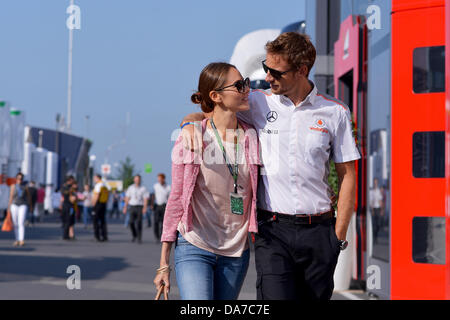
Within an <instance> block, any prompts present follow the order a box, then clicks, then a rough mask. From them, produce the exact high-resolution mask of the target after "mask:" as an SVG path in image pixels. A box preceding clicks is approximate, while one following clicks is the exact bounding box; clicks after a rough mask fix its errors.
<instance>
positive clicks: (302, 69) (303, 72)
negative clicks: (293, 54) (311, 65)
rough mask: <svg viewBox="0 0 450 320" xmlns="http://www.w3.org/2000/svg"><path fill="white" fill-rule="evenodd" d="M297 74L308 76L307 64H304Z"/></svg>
mask: <svg viewBox="0 0 450 320" xmlns="http://www.w3.org/2000/svg"><path fill="white" fill-rule="evenodd" d="M296 74H297V75H299V76H302V77H306V78H307V77H308V67H307V66H306V65H304V64H303V65H302V66H301V67H300V68H299V69H298V70H297V71H296Z"/></svg>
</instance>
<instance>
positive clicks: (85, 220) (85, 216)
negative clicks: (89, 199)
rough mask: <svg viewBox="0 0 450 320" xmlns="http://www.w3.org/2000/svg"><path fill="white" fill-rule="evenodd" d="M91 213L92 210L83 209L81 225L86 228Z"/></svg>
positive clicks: (89, 208) (88, 208)
mask: <svg viewBox="0 0 450 320" xmlns="http://www.w3.org/2000/svg"><path fill="white" fill-rule="evenodd" d="M91 212H92V208H91V207H86V206H84V207H83V223H84V226H85V227H86V226H87V225H88V223H89V220H91Z"/></svg>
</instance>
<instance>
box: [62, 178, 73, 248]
mask: <svg viewBox="0 0 450 320" xmlns="http://www.w3.org/2000/svg"><path fill="white" fill-rule="evenodd" d="M74 183H75V178H74V177H73V176H68V177H67V179H66V182H65V183H64V185H63V186H62V187H61V196H62V199H61V200H62V204H61V218H62V223H63V240H71V239H72V238H73V237H72V238H71V237H70V235H69V232H70V227H71V226H73V225H74V223H75V214H73V213H74V209H73V203H74V202H75V201H76V196H74V195H73V191H72V185H73V184H74Z"/></svg>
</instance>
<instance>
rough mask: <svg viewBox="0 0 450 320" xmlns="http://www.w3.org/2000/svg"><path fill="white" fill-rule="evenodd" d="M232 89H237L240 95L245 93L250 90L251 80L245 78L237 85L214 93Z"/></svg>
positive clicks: (236, 83) (231, 85)
mask: <svg viewBox="0 0 450 320" xmlns="http://www.w3.org/2000/svg"><path fill="white" fill-rule="evenodd" d="M231 87H235V88H236V89H237V91H238V92H239V93H244V92H245V91H246V90H247V88H250V79H249V78H245V79H243V80H238V81H236V82H235V83H233V84H230V85H229V86H226V87H222V88H218V89H216V90H214V91H223V90H224V89H226V88H231Z"/></svg>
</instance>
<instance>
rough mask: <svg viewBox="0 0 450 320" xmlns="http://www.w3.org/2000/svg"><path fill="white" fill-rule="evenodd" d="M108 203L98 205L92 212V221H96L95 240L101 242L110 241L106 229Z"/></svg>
mask: <svg viewBox="0 0 450 320" xmlns="http://www.w3.org/2000/svg"><path fill="white" fill-rule="evenodd" d="M105 215H106V203H97V204H96V205H95V207H94V209H93V210H92V219H93V221H94V235H95V239H97V240H99V241H102V240H103V241H106V240H108V232H107V229H106V219H105Z"/></svg>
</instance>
